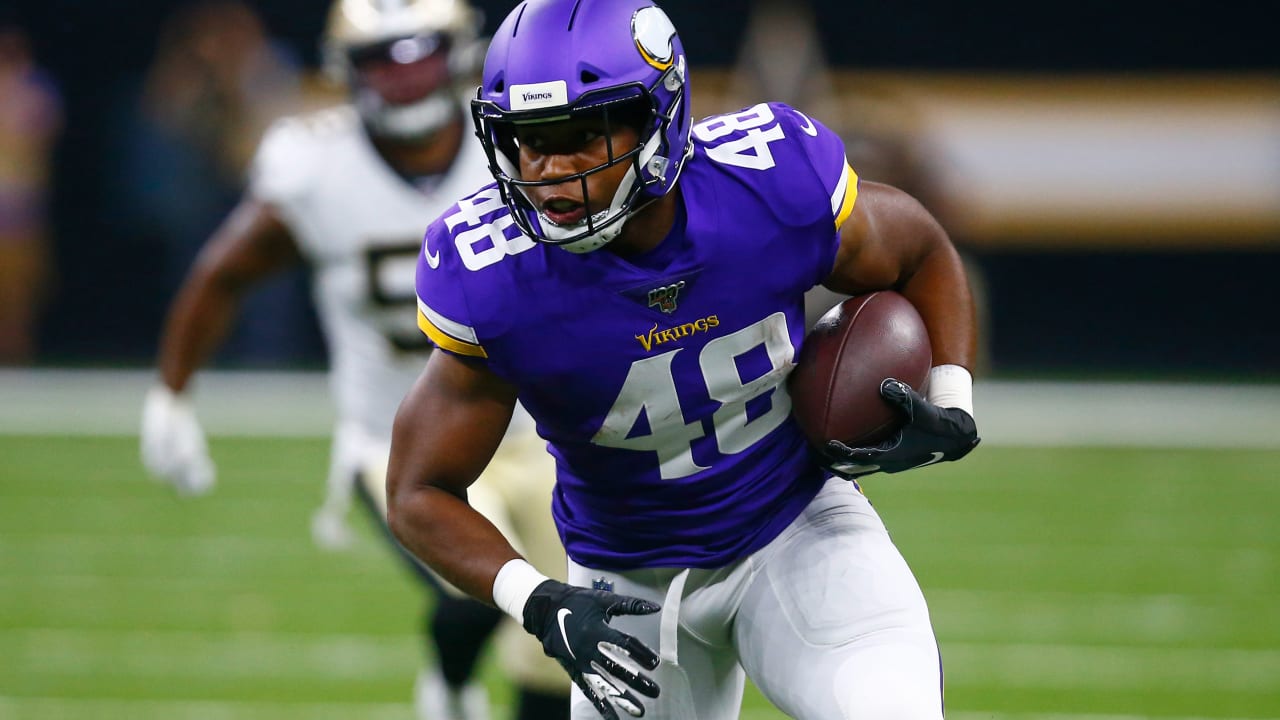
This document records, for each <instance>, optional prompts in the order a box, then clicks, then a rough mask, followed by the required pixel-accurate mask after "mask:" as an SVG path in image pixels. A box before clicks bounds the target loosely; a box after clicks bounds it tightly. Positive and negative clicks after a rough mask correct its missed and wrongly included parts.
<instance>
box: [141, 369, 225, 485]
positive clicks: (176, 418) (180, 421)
mask: <svg viewBox="0 0 1280 720" xmlns="http://www.w3.org/2000/svg"><path fill="white" fill-rule="evenodd" d="M142 464H143V465H145V466H146V468H147V472H149V473H151V475H152V476H153V477H155V478H156V479H157V480H163V481H165V482H168V483H169V484H171V485H173V487H174V488H175V489H176V490H177V491H178V493H179V494H180V495H203V494H205V493H207V492H209V491H210V490H212V489H213V485H214V482H215V476H214V468H213V460H211V459H210V458H209V447H208V444H207V443H206V442H205V439H204V430H203V429H202V428H201V427H200V421H199V420H197V419H196V413H195V409H194V408H193V407H192V406H191V401H190V400H189V399H187V398H186V397H184V396H182V395H178V394H175V393H174V392H173V391H172V390H170V389H169V388H168V387H166V386H165V385H163V384H161V385H156V386H154V387H152V388H151V389H150V390H148V391H147V398H146V401H145V402H144V403H143V406H142Z"/></svg>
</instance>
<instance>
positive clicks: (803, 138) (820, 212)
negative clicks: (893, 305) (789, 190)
mask: <svg viewBox="0 0 1280 720" xmlns="http://www.w3.org/2000/svg"><path fill="white" fill-rule="evenodd" d="M771 108H772V109H773V114H774V116H775V117H776V118H777V119H778V122H779V124H780V125H781V127H782V129H783V132H784V134H785V135H786V137H787V138H788V141H789V142H788V143H787V144H788V151H789V152H790V153H793V156H792V157H793V161H792V163H791V164H792V165H793V166H794V167H795V170H794V172H795V173H796V175H795V180H796V187H799V188H806V190H805V192H804V193H803V195H804V197H803V199H802V202H804V203H805V204H806V207H808V208H810V211H811V213H812V215H813V216H816V217H820V218H822V219H821V220H820V221H819V224H820V225H823V226H825V228H827V229H828V230H829V234H824V237H826V238H827V240H826V242H824V243H823V244H822V245H821V247H819V248H818V252H819V257H818V259H817V268H816V279H815V284H817V282H820V281H821V280H822V279H825V278H826V277H827V275H829V274H830V273H831V269H832V267H833V266H834V265H835V259H836V252H837V251H838V250H839V249H840V227H841V226H842V225H843V224H844V222H845V221H846V220H848V219H849V216H850V215H852V214H853V207H854V204H855V203H856V202H857V199H858V174H857V173H856V172H854V170H853V168H852V167H850V165H849V161H848V160H847V159H846V157H845V147H844V141H843V140H841V139H840V136H839V135H837V134H836V133H835V132H833V131H832V130H831V129H830V128H828V127H827V126H825V125H823V124H822V123H820V122H818V121H817V120H814V119H813V118H810V117H809V116H807V115H805V114H804V113H802V112H800V111H799V110H796V109H795V108H793V107H791V106H789V105H786V104H783V103H772V104H771ZM802 176H806V177H802ZM807 188H813V189H812V190H808V189H807ZM810 204H811V205H810Z"/></svg>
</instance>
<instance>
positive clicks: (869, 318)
mask: <svg viewBox="0 0 1280 720" xmlns="http://www.w3.org/2000/svg"><path fill="white" fill-rule="evenodd" d="M932 362H933V351H932V349H931V348H930V346H929V334H928V332H927V331H926V330H925V327H924V320H923V319H921V317H920V313H919V312H917V311H916V309H915V306H913V305H912V304H911V301H909V300H907V299H906V298H905V297H903V296H902V295H899V294H898V293H896V292H893V291H891V290H882V291H879V292H873V293H868V294H866V295H857V296H854V297H851V298H849V299H847V300H845V301H844V302H842V303H840V304H839V305H837V306H835V307H833V308H831V309H830V310H828V311H827V313H826V314H825V315H823V316H822V318H821V319H820V320H819V321H818V322H817V323H816V324H815V325H814V326H813V329H811V330H810V331H809V334H808V335H806V336H805V339H804V344H803V345H801V347H800V358H799V360H797V362H796V367H795V370H794V371H793V372H792V373H791V377H790V379H789V381H788V382H789V387H790V391H791V399H792V404H793V409H792V412H793V413H794V414H795V417H796V420H797V421H798V422H799V423H800V427H801V429H803V430H804V433H805V435H806V436H807V437H808V438H809V442H811V443H813V444H814V445H815V446H818V447H821V446H822V445H824V444H826V442H827V441H828V440H839V441H841V442H843V443H844V444H846V445H848V446H850V447H866V446H868V445H873V444H875V443H878V442H880V441H882V440H885V439H887V438H889V437H890V436H891V435H892V434H893V433H895V432H897V430H898V428H899V427H900V426H901V425H902V418H901V417H899V415H898V413H897V412H896V411H895V410H894V409H893V407H892V406H890V405H889V403H888V402H886V401H885V399H884V398H882V397H881V396H880V382H881V381H882V380H884V379H885V378H890V377H891V378H897V379H898V380H901V381H902V382H905V383H907V384H908V385H910V386H911V387H912V388H915V389H916V390H917V391H919V392H924V385H925V383H926V382H927V381H928V379H929V368H930V367H931V365H932Z"/></svg>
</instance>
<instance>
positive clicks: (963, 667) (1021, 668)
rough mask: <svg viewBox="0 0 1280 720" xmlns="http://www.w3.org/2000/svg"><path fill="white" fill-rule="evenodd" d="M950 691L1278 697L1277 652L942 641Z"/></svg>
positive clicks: (1279, 663)
mask: <svg viewBox="0 0 1280 720" xmlns="http://www.w3.org/2000/svg"><path fill="white" fill-rule="evenodd" d="M941 646H942V655H943V662H944V663H945V664H946V665H947V667H951V668H955V671H953V672H950V673H948V676H947V684H948V685H949V686H966V685H986V686H991V685H998V686H1000V687H1014V688H1054V689H1084V688H1088V689H1114V690H1125V691H1130V692H1134V691H1142V692H1156V691H1161V690H1176V691H1180V692H1186V691H1190V690H1202V691H1206V692H1214V693H1222V692H1235V693H1259V694H1269V693H1275V692H1276V678H1280V650H1277V649H1271V648H1266V649H1223V648H1170V647H1158V648H1157V647H1135V646H1084V645H1068V644H1051V643H1041V644H1030V643H1026V644H1015V643H977V642H948V641H946V640H945V639H943V640H942V642H941Z"/></svg>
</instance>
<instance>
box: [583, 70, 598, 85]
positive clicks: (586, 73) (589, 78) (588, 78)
mask: <svg viewBox="0 0 1280 720" xmlns="http://www.w3.org/2000/svg"><path fill="white" fill-rule="evenodd" d="M579 77H580V78H581V80H582V84H583V85H589V84H591V83H593V82H600V76H599V75H597V74H595V73H593V72H591V71H590V70H583V71H582V74H581V75H580V76H579Z"/></svg>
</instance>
